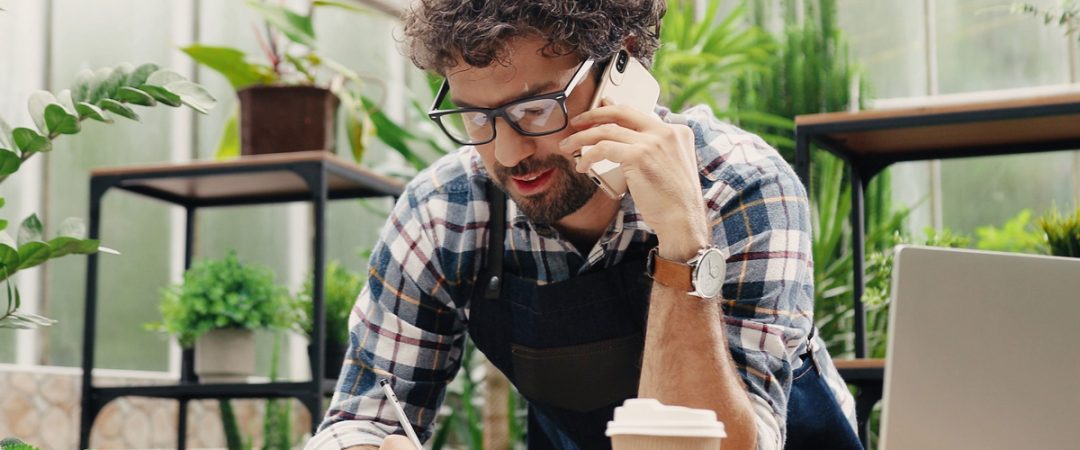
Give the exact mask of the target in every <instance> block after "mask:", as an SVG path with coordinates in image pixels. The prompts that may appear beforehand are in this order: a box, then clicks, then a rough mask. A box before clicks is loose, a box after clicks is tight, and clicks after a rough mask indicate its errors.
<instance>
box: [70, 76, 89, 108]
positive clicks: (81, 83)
mask: <svg viewBox="0 0 1080 450" xmlns="http://www.w3.org/2000/svg"><path fill="white" fill-rule="evenodd" d="M93 84H94V71H93V70H90V69H83V70H80V71H79V73H77V74H75V82H74V83H72V85H71V101H72V102H74V103H79V102H84V101H86V100H87V99H89V98H90V89H91V87H92V85H93Z"/></svg>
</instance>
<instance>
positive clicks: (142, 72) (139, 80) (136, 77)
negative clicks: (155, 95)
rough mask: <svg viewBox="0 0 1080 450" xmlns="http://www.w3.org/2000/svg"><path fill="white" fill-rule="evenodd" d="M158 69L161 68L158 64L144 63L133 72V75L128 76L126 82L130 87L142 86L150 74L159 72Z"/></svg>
mask: <svg viewBox="0 0 1080 450" xmlns="http://www.w3.org/2000/svg"><path fill="white" fill-rule="evenodd" d="M158 69H160V67H158V65H157V64H154V63H146V64H143V65H141V66H139V67H138V68H136V69H135V70H133V71H132V72H131V75H130V76H128V79H127V82H126V83H124V84H125V85H126V86H130V87H139V86H142V85H143V84H146V79H147V78H148V77H149V76H150V74H152V73H154V72H157V70H158Z"/></svg>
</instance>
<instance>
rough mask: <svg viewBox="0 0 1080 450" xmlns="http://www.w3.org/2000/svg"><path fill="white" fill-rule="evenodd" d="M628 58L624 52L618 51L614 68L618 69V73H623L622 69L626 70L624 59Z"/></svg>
mask: <svg viewBox="0 0 1080 450" xmlns="http://www.w3.org/2000/svg"><path fill="white" fill-rule="evenodd" d="M628 59H630V57H629V56H627V55H626V52H619V56H618V58H617V59H616V60H615V69H616V70H618V71H619V73H623V71H625V70H626V61H627V60H628Z"/></svg>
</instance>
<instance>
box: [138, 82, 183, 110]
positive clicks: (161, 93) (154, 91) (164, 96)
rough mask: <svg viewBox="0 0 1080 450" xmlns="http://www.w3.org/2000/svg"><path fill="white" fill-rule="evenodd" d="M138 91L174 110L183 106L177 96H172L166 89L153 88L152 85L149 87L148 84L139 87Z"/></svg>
mask: <svg viewBox="0 0 1080 450" xmlns="http://www.w3.org/2000/svg"><path fill="white" fill-rule="evenodd" d="M139 90H140V91H143V92H145V93H147V94H150V96H151V97H154V99H155V100H157V101H159V102H161V103H164V104H166V105H169V106H172V107H174V108H175V107H177V106H180V105H183V104H184V103H183V102H181V101H180V96H179V95H176V94H174V93H172V92H169V90H168V89H165V88H164V87H161V86H153V85H149V84H144V85H142V86H139Z"/></svg>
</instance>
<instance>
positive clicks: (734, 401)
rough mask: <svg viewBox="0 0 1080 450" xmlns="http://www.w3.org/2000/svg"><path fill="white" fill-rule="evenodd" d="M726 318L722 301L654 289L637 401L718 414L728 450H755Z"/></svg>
mask: <svg viewBox="0 0 1080 450" xmlns="http://www.w3.org/2000/svg"><path fill="white" fill-rule="evenodd" d="M701 247H702V246H701V245H697V246H695V245H688V246H686V248H685V249H678V248H674V247H673V246H669V247H668V248H664V247H661V256H665V255H664V253H667V254H668V255H669V256H668V257H669V258H671V259H678V258H682V260H688V259H689V258H690V256H692V255H693V254H694V252H695V251H696V249H697V248H701ZM686 253H689V255H690V256H686ZM684 256H685V258H683V257H684ZM722 316H723V311H722V309H721V308H720V305H719V303H718V299H701V298H699V297H694V296H690V295H688V294H687V293H686V292H678V291H676V290H674V289H672V288H669V287H667V286H664V285H662V284H660V283H653V289H652V295H651V299H650V306H649V318H648V328H647V332H646V335H645V354H644V359H643V361H642V371H641V380H640V385H639V388H638V396H639V397H645V398H655V399H657V400H659V401H660V402H661V403H664V404H668V405H681V406H688V407H693V408H704V409H711V410H714V411H716V414H717V417H718V418H719V419H720V420H721V421H722V422H724V427H725V429H726V430H727V433H728V437H727V439H725V440H724V448H728V449H752V448H755V446H756V438H757V429H756V424H755V420H754V413H753V410H752V408H751V405H750V400H749V398H748V397H747V393H746V387H745V386H744V384H743V381H742V378H740V377H739V375H738V372H737V371H736V369H735V363H734V361H732V359H731V356H730V352H729V351H728V346H727V342H726V339H725V337H724V326H723V320H722Z"/></svg>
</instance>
